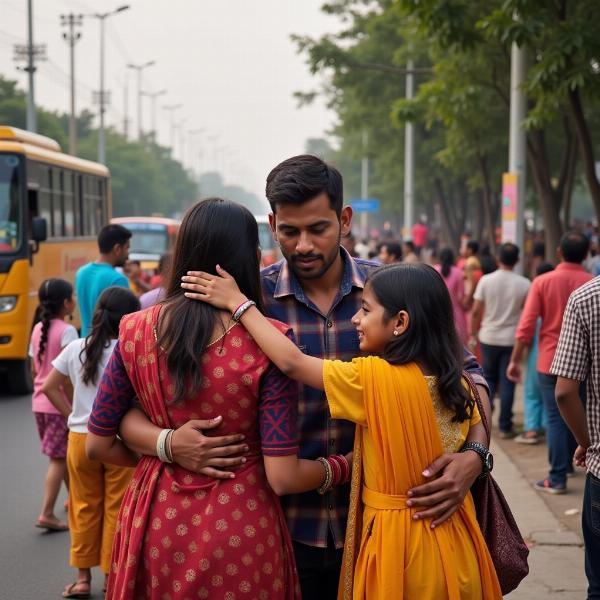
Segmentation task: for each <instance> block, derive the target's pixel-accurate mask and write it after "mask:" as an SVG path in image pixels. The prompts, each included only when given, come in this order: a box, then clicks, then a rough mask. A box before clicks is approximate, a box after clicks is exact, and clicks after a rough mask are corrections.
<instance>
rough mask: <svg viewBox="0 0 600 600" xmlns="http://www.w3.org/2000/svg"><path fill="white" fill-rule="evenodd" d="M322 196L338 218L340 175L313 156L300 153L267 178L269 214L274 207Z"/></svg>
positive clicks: (341, 205)
mask: <svg viewBox="0 0 600 600" xmlns="http://www.w3.org/2000/svg"><path fill="white" fill-rule="evenodd" d="M322 193H325V194H327V196H328V198H329V205H330V206H331V208H332V209H333V210H334V211H335V212H336V214H337V216H338V218H339V217H340V216H341V214H342V207H343V205H344V185H343V182H342V176H341V174H340V172H339V171H338V170H337V169H336V168H335V167H332V166H331V165H328V164H327V163H326V162H325V161H323V160H321V159H320V158H319V157H317V156H312V155H311V154H301V155H299V156H293V157H292V158H288V159H287V160H284V161H283V162H281V163H279V164H278V165H277V166H276V167H275V168H274V169H273V170H272V171H271V172H270V173H269V175H268V177H267V187H266V195H267V200H268V201H269V204H270V205H271V210H272V211H273V214H275V213H276V212H277V204H296V205H298V204H304V203H305V202H308V201H309V200H312V199H313V198H316V197H317V196H319V195H320V194H322Z"/></svg>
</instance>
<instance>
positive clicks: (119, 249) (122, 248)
mask: <svg viewBox="0 0 600 600" xmlns="http://www.w3.org/2000/svg"><path fill="white" fill-rule="evenodd" d="M113 254H114V255H115V267H123V266H125V263H126V262H127V259H128V258H129V240H127V241H126V242H125V243H124V244H115V245H114V247H113Z"/></svg>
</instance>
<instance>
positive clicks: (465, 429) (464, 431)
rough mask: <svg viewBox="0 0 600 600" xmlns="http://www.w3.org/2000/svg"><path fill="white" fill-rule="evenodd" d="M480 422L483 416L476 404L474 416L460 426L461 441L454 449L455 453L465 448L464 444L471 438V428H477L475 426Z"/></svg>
mask: <svg viewBox="0 0 600 600" xmlns="http://www.w3.org/2000/svg"><path fill="white" fill-rule="evenodd" d="M480 422H481V415H480V414H479V408H478V407H477V404H475V405H474V406H473V414H472V415H471V418H470V419H468V420H466V421H463V422H462V423H461V424H460V440H459V443H458V445H457V446H456V448H455V449H454V452H458V451H459V450H460V449H461V448H462V447H463V444H464V443H465V442H466V441H467V438H468V437H469V429H471V427H475V425H477V423H480Z"/></svg>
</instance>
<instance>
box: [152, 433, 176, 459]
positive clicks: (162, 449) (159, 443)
mask: <svg viewBox="0 0 600 600" xmlns="http://www.w3.org/2000/svg"><path fill="white" fill-rule="evenodd" d="M172 431H174V430H173V429H163V430H162V431H161V432H160V433H159V434H158V439H157V440H156V454H157V456H158V459H159V460H160V462H164V463H172V462H173V461H172V460H171V459H170V458H169V455H168V454H167V438H168V437H169V434H170V433H171V432H172Z"/></svg>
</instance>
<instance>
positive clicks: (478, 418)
mask: <svg viewBox="0 0 600 600" xmlns="http://www.w3.org/2000/svg"><path fill="white" fill-rule="evenodd" d="M480 422H481V415H480V414H479V407H478V406H477V404H475V406H474V407H473V414H472V415H471V420H470V421H469V428H471V427H475V425H477V423H480Z"/></svg>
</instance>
